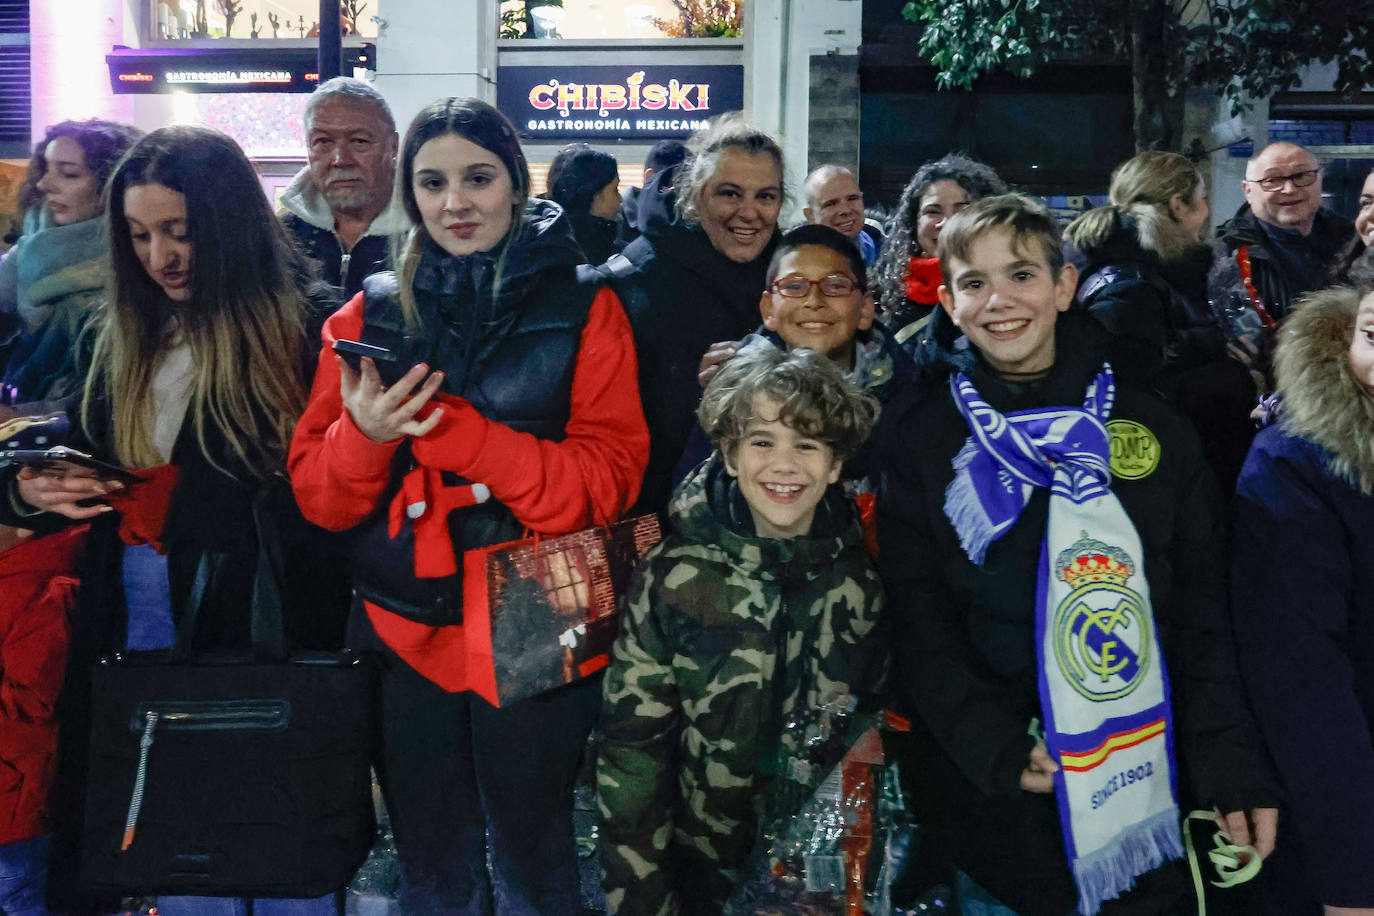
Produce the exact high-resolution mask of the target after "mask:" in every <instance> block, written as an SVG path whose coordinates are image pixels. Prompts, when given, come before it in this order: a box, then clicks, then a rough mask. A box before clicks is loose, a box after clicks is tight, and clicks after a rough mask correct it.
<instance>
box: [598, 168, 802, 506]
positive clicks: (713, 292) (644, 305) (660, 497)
mask: <svg viewBox="0 0 1374 916" xmlns="http://www.w3.org/2000/svg"><path fill="white" fill-rule="evenodd" d="M655 177H657V176H655ZM656 189H657V185H656V183H655V182H653V181H651V182H650V184H649V187H648V188H646V189H645V191H644V192H643V193H641V194H640V226H641V228H642V230H643V233H644V235H643V237H641V238H640V239H636V240H635V242H634V243H632V244H631V245H630V247H628V248H626V250H625V255H626V257H629V258H630V259H631V260H632V261H633V262H634V263H635V264H636V265H637V269H636V272H635V273H634V274H632V275H631V276H629V277H628V278H626V279H625V280H623V281H622V282H621V283H619V284H617V285H616V286H615V289H616V292H617V293H619V294H620V298H621V301H622V302H623V303H625V311H626V314H627V315H628V316H629V319H630V326H631V328H632V329H633V331H634V337H635V347H636V350H637V351H638V355H639V391H640V396H641V397H642V398H643V401H644V419H645V420H646V421H647V422H648V424H649V467H648V470H646V471H645V472H644V486H643V489H642V490H641V491H640V495H639V502H638V503H637V504H636V509H635V510H632V514H633V512H662V511H664V510H665V509H666V508H667V506H668V497H669V496H670V495H672V489H673V483H674V480H673V468H674V467H675V466H676V465H677V462H678V459H680V458H681V457H682V453H683V450H684V449H685V448H686V445H687V437H688V436H689V435H690V434H691V431H692V428H693V427H694V426H695V425H696V414H695V411H696V407H697V402H698V401H700V400H701V385H700V384H698V382H697V369H698V367H699V366H700V364H701V357H702V354H703V353H705V352H706V349H707V348H708V347H709V346H710V345H711V344H713V343H717V342H719V341H723V340H739V339H740V338H741V337H743V336H744V335H746V334H748V333H749V332H750V331H752V330H754V328H756V327H758V324H759V317H760V316H759V298H760V296H762V295H763V288H764V284H765V279H766V275H767V273H768V262H769V261H770V260H771V259H772V257H773V248H774V246H775V245H776V236H775V238H774V239H773V240H771V241H770V242H769V243H768V245H767V247H765V248H764V250H763V252H762V253H761V254H760V255H759V256H758V257H757V258H755V259H754V260H752V261H750V262H748V263H747V264H738V263H736V262H734V261H732V260H730V259H729V258H727V257H726V256H725V255H723V254H721V253H720V252H719V251H717V250H716V249H715V247H714V246H712V245H711V241H710V239H708V238H707V236H706V232H705V231H704V230H703V229H701V227H700V226H696V225H688V224H684V223H682V222H680V221H678V220H677V219H676V217H675V215H674V213H673V200H674V198H673V195H672V194H666V195H658V194H657V190H656ZM650 193H653V194H654V195H655V196H653V197H649V198H646V197H645V195H646V194H650ZM651 208H654V209H652V215H650V213H651Z"/></svg>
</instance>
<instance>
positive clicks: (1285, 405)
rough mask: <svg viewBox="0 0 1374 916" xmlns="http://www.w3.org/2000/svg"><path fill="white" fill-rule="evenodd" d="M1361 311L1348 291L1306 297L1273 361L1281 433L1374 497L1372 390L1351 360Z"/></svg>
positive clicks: (1282, 335)
mask: <svg viewBox="0 0 1374 916" xmlns="http://www.w3.org/2000/svg"><path fill="white" fill-rule="evenodd" d="M1359 306H1360V295H1359V293H1357V292H1355V291H1354V290H1353V289H1348V288H1343V287H1337V288H1333V289H1327V290H1322V291H1321V292H1319V293H1314V294H1313V295H1311V296H1309V297H1308V298H1307V299H1305V300H1304V301H1303V302H1302V303H1301V304H1300V305H1299V307H1298V308H1297V310H1296V311H1295V312H1294V313H1293V314H1292V315H1291V316H1290V317H1289V318H1288V320H1287V321H1285V322H1284V323H1283V327H1282V329H1281V330H1280V332H1279V341H1278V349H1277V351H1276V353H1275V357H1274V362H1275V369H1276V375H1277V378H1278V386H1277V387H1278V392H1279V394H1280V395H1281V396H1282V398H1283V402H1282V408H1281V410H1280V414H1279V422H1280V424H1281V425H1282V426H1283V428H1284V430H1285V431H1287V432H1289V433H1291V434H1292V435H1295V436H1300V437H1302V438H1303V439H1307V440H1308V441H1310V442H1312V443H1314V444H1316V445H1318V446H1320V447H1321V448H1323V449H1324V450H1325V451H1326V453H1327V467H1328V468H1330V470H1331V472H1332V473H1333V474H1335V475H1336V476H1338V477H1340V478H1342V479H1344V480H1346V481H1348V482H1349V483H1350V484H1351V485H1352V486H1354V487H1357V488H1358V489H1359V490H1360V491H1362V492H1364V493H1366V494H1374V391H1370V389H1368V388H1367V387H1365V386H1364V385H1363V384H1361V382H1360V381H1359V380H1358V379H1357V378H1356V377H1355V373H1354V371H1353V370H1352V369H1351V368H1350V360H1349V356H1348V353H1349V350H1350V342H1351V339H1352V337H1353V336H1354V333H1355V316H1356V313H1357V312H1358V311H1359Z"/></svg>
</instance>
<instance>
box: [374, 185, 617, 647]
mask: <svg viewBox="0 0 1374 916" xmlns="http://www.w3.org/2000/svg"><path fill="white" fill-rule="evenodd" d="M536 207H537V209H536V210H535V211H534V212H533V213H532V214H530V215H529V216H527V217H526V226H525V230H524V232H523V233H522V236H521V238H520V239H519V240H517V241H516V242H515V244H514V245H513V247H512V249H511V250H510V252H509V253H508V255H507V259H506V265H505V271H504V274H505V279H504V281H503V283H502V288H501V290H500V291H499V293H497V294H496V295H494V296H493V284H492V276H493V274H494V272H495V269H496V263H495V260H494V259H493V258H492V257H490V256H488V255H486V254H476V255H472V256H469V257H467V258H462V259H459V258H454V257H452V256H450V255H447V254H444V253H443V252H441V251H440V250H439V249H438V248H437V247H435V246H433V245H432V244H431V243H429V242H427V243H426V250H425V252H424V253H423V255H422V256H421V262H420V266H419V268H418V270H417V272H416V277H415V298H416V306H417V307H418V310H419V319H420V322H419V330H418V331H416V330H413V329H409V328H407V326H406V321H405V317H404V315H403V313H402V311H401V305H400V301H399V297H398V288H397V280H396V276H395V274H394V273H392V272H390V271H388V272H385V273H380V274H374V275H373V276H371V277H368V278H367V280H366V281H364V284H363V292H364V308H363V333H362V339H363V342H364V343H369V344H373V345H375V346H380V347H386V348H387V349H390V350H392V351H393V352H395V353H398V354H400V355H401V358H402V360H403V365H412V364H414V363H418V362H424V363H426V364H427V365H428V366H429V367H430V368H431V369H437V370H443V372H444V374H445V378H444V384H443V388H442V389H441V390H442V391H443V392H445V393H446V394H452V395H457V396H460V397H463V398H465V399H466V400H467V401H468V402H469V403H471V404H472V406H473V407H475V408H477V410H478V411H479V412H480V413H481V414H482V416H483V417H485V418H487V419H488V420H492V421H495V422H497V423H502V424H505V425H506V426H509V427H510V428H512V429H514V430H517V431H519V432H526V433H530V434H531V435H534V436H537V437H539V438H541V439H550V440H553V441H559V440H561V439H562V438H563V437H564V434H565V433H564V429H565V427H566V426H567V423H568V419H569V415H570V411H571V398H572V383H573V375H574V373H575V371H576V369H577V356H578V351H579V348H580V345H581V340H582V330H583V328H584V327H585V325H586V323H587V315H588V312H589V310H590V308H591V303H592V299H593V297H594V296H595V294H596V287H595V286H593V285H589V284H579V283H578V282H577V280H576V276H575V267H576V264H577V263H578V261H580V260H581V258H580V256H579V255H580V253H579V252H578V249H577V247H576V244H575V243H574V242H573V241H572V236H571V234H570V233H569V232H568V231H567V228H566V225H567V223H566V219H565V218H564V217H563V214H562V211H561V210H559V209H558V208H557V206H556V205H552V204H547V203H546V202H544V201H539V202H538V204H536ZM550 208H551V209H550ZM414 466H415V464H414V460H413V459H412V457H411V453H410V449H409V448H408V447H405V446H403V447H402V448H400V449H398V450H397V452H396V458H395V460H394V461H393V462H392V467H391V485H390V486H389V487H388V488H387V492H386V495H385V496H384V497H383V498H382V499H381V501H380V502H379V504H378V507H377V510H376V511H375V512H373V513H372V515H371V516H369V517H368V518H367V519H365V520H364V521H363V522H362V523H361V524H360V525H359V527H358V529H357V538H358V541H357V549H356V552H355V560H354V563H355V565H354V569H353V575H354V584H355V587H356V588H357V590H358V593H359V594H360V595H361V596H362V597H363V598H364V599H366V600H368V601H371V602H373V603H374V604H377V605H380V606H381V607H384V608H386V609H388V610H391V611H394V612H395V613H397V614H400V615H401V616H403V617H406V618H409V619H411V620H416V621H419V622H421V623H426V624H430V625H432V626H440V625H444V624H453V623H460V622H461V621H462V594H463V583H462V573H461V569H462V565H463V564H462V559H461V554H462V552H463V551H465V550H467V549H470V548H473V547H481V546H484V545H488V544H496V543H500V542H502V541H508V540H513V539H516V538H519V537H521V536H522V535H523V533H524V531H525V529H524V526H523V525H521V524H520V523H519V522H518V521H517V520H516V518H515V516H514V515H513V514H512V513H511V511H510V510H509V509H507V508H506V507H505V506H504V505H503V504H502V503H500V502H499V501H497V500H495V499H489V500H488V501H487V502H484V503H481V504H478V505H475V506H471V507H468V508H464V509H458V510H456V511H454V512H453V513H452V514H451V515H450V516H449V518H448V525H449V532H450V535H451V537H452V540H453V547H454V553H455V554H457V555H458V557H459V559H458V568H459V570H460V572H459V573H458V575H455V576H450V577H447V578H442V579H419V578H416V576H415V562H414V533H413V531H412V529H411V524H410V521H409V520H408V519H407V520H406V521H405V522H404V523H403V525H402V527H401V530H400V531H399V532H398V534H397V536H396V537H395V538H392V537H390V536H389V535H388V531H387V529H388V517H389V507H390V505H391V501H392V498H393V497H394V495H395V493H396V492H397V490H398V489H399V488H400V483H401V478H402V477H403V476H404V475H405V474H406V473H407V472H409V471H410V470H411V469H412V468H413V467H414ZM443 476H444V483H445V484H447V485H454V486H456V485H461V484H464V483H467V482H468V481H466V480H464V479H463V478H462V477H460V476H459V475H457V474H450V473H447V472H445V473H444V475H443Z"/></svg>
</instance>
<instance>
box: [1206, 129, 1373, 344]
mask: <svg viewBox="0 0 1374 916" xmlns="http://www.w3.org/2000/svg"><path fill="white" fill-rule="evenodd" d="M1241 188H1242V190H1243V191H1244V192H1245V205H1244V206H1242V207H1241V208H1240V210H1239V211H1237V213H1236V215H1235V216H1233V217H1232V218H1231V219H1230V221H1229V222H1227V223H1226V224H1225V225H1223V226H1222V227H1221V229H1220V231H1219V232H1218V236H1219V243H1220V245H1222V246H1224V249H1225V252H1226V254H1228V255H1230V256H1231V257H1233V258H1234V259H1235V260H1236V263H1237V265H1238V267H1239V269H1240V274H1241V276H1242V277H1243V278H1245V282H1246V289H1247V292H1248V293H1249V296H1250V298H1251V301H1252V302H1254V303H1255V304H1256V305H1257V307H1259V308H1263V309H1264V311H1265V312H1267V314H1268V316H1269V318H1271V319H1272V320H1273V321H1274V322H1278V321H1280V320H1281V319H1282V318H1283V317H1284V316H1285V315H1287V314H1288V312H1289V310H1290V309H1291V308H1292V307H1293V304H1294V303H1295V302H1296V301H1297V300H1298V299H1300V298H1301V297H1302V296H1304V295H1305V294H1307V293H1310V292H1312V291H1313V290H1317V289H1321V288H1322V287H1324V286H1327V285H1329V283H1330V276H1329V274H1330V271H1331V265H1332V264H1333V263H1334V261H1335V258H1336V256H1337V255H1338V254H1339V253H1340V251H1341V250H1342V249H1343V248H1344V247H1345V246H1346V245H1347V244H1348V243H1349V242H1350V239H1351V236H1352V235H1353V233H1354V231H1355V230H1354V226H1353V225H1352V224H1351V223H1350V221H1349V220H1346V219H1344V218H1342V217H1340V216H1337V215H1336V214H1335V213H1333V212H1331V211H1330V210H1328V209H1326V208H1325V207H1323V206H1322V166H1321V163H1320V162H1318V161H1317V158H1316V157H1315V156H1313V155H1312V154H1311V153H1310V152H1308V151H1307V150H1305V149H1303V148H1302V147H1301V146H1298V145H1297V144H1295V143H1286V142H1278V143H1271V144H1269V145H1268V146H1266V147H1265V148H1264V149H1263V150H1261V151H1260V153H1259V155H1257V156H1255V157H1254V158H1253V159H1251V160H1250V161H1249V162H1248V163H1247V164H1246V166H1245V178H1244V180H1243V181H1242V183H1241ZM1256 300H1258V301H1257V302H1256Z"/></svg>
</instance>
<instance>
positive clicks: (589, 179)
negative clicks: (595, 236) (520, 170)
mask: <svg viewBox="0 0 1374 916" xmlns="http://www.w3.org/2000/svg"><path fill="white" fill-rule="evenodd" d="M619 174H620V172H619V169H618V168H617V167H616V162H615V157H614V156H612V155H611V154H610V153H605V152H602V151H601V150H599V149H592V148H591V147H590V146H588V145H587V144H585V143H571V144H569V145H567V146H565V147H563V148H562V149H560V150H559V151H558V153H557V155H555V156H554V157H553V162H551V163H549V174H548V177H547V178H546V179H545V180H546V182H547V186H548V197H549V200H552V201H554V202H555V203H557V204H558V205H559V206H561V207H562V208H563V209H564V210H576V211H583V210H590V209H591V206H592V201H593V200H595V199H596V195H598V194H600V193H601V189H602V188H604V187H606V185H608V184H610V183H611V182H612V181H614V180H615V178H616V176H617V175H619Z"/></svg>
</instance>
